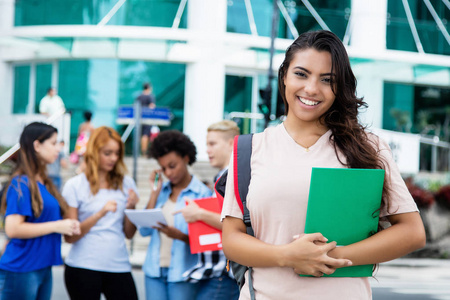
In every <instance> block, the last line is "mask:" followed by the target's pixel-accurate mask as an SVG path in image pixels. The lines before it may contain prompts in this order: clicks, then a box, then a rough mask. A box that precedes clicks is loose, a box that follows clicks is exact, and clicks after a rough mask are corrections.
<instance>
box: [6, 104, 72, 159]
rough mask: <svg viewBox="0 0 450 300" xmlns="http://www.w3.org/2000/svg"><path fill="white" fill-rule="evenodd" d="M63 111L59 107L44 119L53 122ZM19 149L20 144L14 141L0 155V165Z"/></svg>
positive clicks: (49, 122) (46, 121) (48, 122)
mask: <svg viewBox="0 0 450 300" xmlns="http://www.w3.org/2000/svg"><path fill="white" fill-rule="evenodd" d="M65 112H66V110H65V109H61V110H60V111H57V112H56V113H54V114H53V115H51V116H50V117H48V118H47V120H45V123H47V124H52V123H54V122H55V121H56V120H58V119H59V118H60V117H62V116H63V115H64V113H65ZM19 149H20V144H19V143H16V144H15V145H14V146H12V147H11V148H9V149H8V150H7V151H6V152H5V153H3V154H2V156H0V165H1V164H2V163H4V162H5V161H6V160H7V159H9V158H10V157H11V156H12V155H14V153H16V152H17V151H18V150H19Z"/></svg>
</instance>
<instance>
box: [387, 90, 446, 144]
mask: <svg viewBox="0 0 450 300" xmlns="http://www.w3.org/2000/svg"><path fill="white" fill-rule="evenodd" d="M448 99H450V88H442V87H433V86H423V85H407V84H400V83H392V82H386V83H385V84H384V102H383V107H384V108H383V128H384V129H388V130H395V131H402V132H413V133H421V134H425V135H431V136H434V135H438V136H440V137H441V139H442V140H446V141H448V140H450V134H449V128H448V119H449V118H450V102H449V101H448Z"/></svg>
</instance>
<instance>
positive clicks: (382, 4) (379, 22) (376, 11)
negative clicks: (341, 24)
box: [350, 0, 387, 52]
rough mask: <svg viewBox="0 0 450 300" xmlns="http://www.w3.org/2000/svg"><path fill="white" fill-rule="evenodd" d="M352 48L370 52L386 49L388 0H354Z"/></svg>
mask: <svg viewBox="0 0 450 300" xmlns="http://www.w3.org/2000/svg"><path fill="white" fill-rule="evenodd" d="M351 13H352V19H353V22H354V23H353V24H354V26H353V30H352V33H351V40H350V45H351V46H352V48H358V49H364V50H367V51H370V52H380V51H384V50H385V49H386V18H387V0H376V1H373V0H352V12H351Z"/></svg>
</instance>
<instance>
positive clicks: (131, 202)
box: [125, 189, 139, 209]
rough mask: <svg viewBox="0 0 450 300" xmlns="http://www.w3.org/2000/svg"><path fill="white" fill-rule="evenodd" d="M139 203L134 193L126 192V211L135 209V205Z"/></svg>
mask: <svg viewBox="0 0 450 300" xmlns="http://www.w3.org/2000/svg"><path fill="white" fill-rule="evenodd" d="M138 202H139V198H138V196H137V194H136V192H135V191H134V190H133V189H129V190H128V198H127V205H126V206H125V208H127V209H135V208H136V204H137V203H138Z"/></svg>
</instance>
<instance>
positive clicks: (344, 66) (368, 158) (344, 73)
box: [278, 30, 389, 208]
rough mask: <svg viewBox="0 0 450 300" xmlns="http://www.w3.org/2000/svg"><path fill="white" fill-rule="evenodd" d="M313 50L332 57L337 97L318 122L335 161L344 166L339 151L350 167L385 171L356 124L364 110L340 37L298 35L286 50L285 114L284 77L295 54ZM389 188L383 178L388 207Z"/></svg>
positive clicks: (280, 73) (283, 71)
mask: <svg viewBox="0 0 450 300" xmlns="http://www.w3.org/2000/svg"><path fill="white" fill-rule="evenodd" d="M306 49H315V50H317V51H319V52H322V51H325V52H328V53H330V54H331V61H332V66H331V73H332V74H334V76H331V88H332V91H333V93H334V95H335V97H336V99H335V100H334V103H333V105H332V106H331V107H330V109H329V110H328V111H327V112H326V113H325V114H324V115H323V116H322V117H321V120H320V121H321V122H322V123H323V124H324V125H325V126H327V128H329V129H330V130H331V136H330V141H332V143H333V145H334V149H335V151H336V156H337V158H338V160H339V161H340V162H341V163H343V162H342V161H341V159H340V156H339V154H338V149H339V150H340V151H341V153H342V154H343V155H344V156H345V157H346V159H347V162H346V164H344V163H343V164H344V165H346V166H347V167H349V168H361V169H386V164H385V163H384V162H383V160H382V159H381V158H380V156H379V149H378V146H377V145H376V143H375V141H373V140H372V139H369V137H368V135H367V133H366V132H365V127H364V126H363V125H361V124H360V123H359V122H358V112H359V109H360V108H361V107H363V108H366V107H367V103H366V102H364V101H363V98H358V97H357V96H356V78H355V75H354V74H353V71H352V69H351V66H350V61H349V59H348V55H347V51H346V50H345V47H344V45H343V44H342V42H341V41H340V40H339V38H338V37H337V36H336V35H335V34H334V33H332V32H330V31H326V30H320V31H312V32H306V33H303V34H301V35H300V36H299V37H298V38H297V39H296V40H295V41H294V42H293V43H292V45H290V46H289V47H288V49H287V50H286V56H285V58H284V61H283V63H282V64H281V66H280V69H279V71H278V89H279V91H280V94H281V97H282V98H283V102H284V105H285V110H286V115H287V113H288V111H289V105H288V103H287V101H286V94H285V90H286V86H285V85H284V78H285V77H286V73H287V71H288V68H289V65H290V63H291V61H292V59H293V58H294V55H295V54H296V53H297V52H298V51H301V50H306ZM388 190H389V185H388V184H387V181H386V179H385V184H384V186H383V202H384V203H383V204H384V205H386V207H387V208H389V205H388V203H389V201H388V199H387V197H388Z"/></svg>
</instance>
